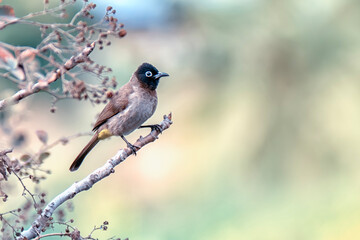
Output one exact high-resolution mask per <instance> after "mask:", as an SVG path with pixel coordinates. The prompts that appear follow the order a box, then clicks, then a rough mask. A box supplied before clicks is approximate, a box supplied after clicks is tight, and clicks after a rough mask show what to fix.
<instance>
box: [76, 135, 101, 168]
mask: <svg viewBox="0 0 360 240" xmlns="http://www.w3.org/2000/svg"><path fill="white" fill-rule="evenodd" d="M98 142H99V138H98V133H96V134H95V135H94V136H93V137H92V138H91V140H90V142H89V143H88V144H87V145H86V146H85V147H84V149H83V150H82V151H81V152H80V153H79V155H78V156H77V157H76V158H75V160H74V162H73V163H72V164H71V166H70V168H69V170H70V171H71V172H73V171H76V170H77V169H78V168H79V167H80V165H81V163H82V162H83V160H84V158H85V157H86V155H87V154H88V153H89V152H90V151H91V149H93V147H95V145H96V144H97V143H98Z"/></svg>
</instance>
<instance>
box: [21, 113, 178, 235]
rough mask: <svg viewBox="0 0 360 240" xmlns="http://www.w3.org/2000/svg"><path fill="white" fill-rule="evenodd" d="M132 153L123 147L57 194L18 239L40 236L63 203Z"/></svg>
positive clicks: (148, 138)
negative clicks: (98, 166)
mask: <svg viewBox="0 0 360 240" xmlns="http://www.w3.org/2000/svg"><path fill="white" fill-rule="evenodd" d="M171 117H172V116H171V113H170V114H169V115H168V116H166V115H165V116H164V120H163V121H162V122H161V123H160V124H159V126H160V128H161V129H160V130H161V131H164V130H165V129H167V128H169V127H170V125H171V124H172V121H171ZM159 134H160V132H158V131H156V130H155V129H154V130H152V131H151V132H150V134H149V135H147V136H146V137H141V136H140V138H139V139H138V140H137V141H136V143H135V145H136V146H138V147H139V150H140V149H141V148H142V147H143V146H145V145H147V144H148V143H151V142H153V141H155V140H156V139H157V138H158V136H159ZM131 154H132V150H131V149H130V148H124V149H121V150H119V151H118V152H117V154H116V155H115V156H113V157H112V158H111V159H109V160H108V161H107V162H106V164H105V165H104V166H102V167H100V168H98V169H96V170H95V171H94V172H92V173H91V174H90V175H88V176H87V177H85V178H84V179H82V180H81V181H78V182H75V183H73V184H72V185H71V186H70V187H69V188H68V189H66V190H65V191H64V192H62V193H60V194H59V195H57V196H56V197H55V198H54V199H53V200H52V201H51V202H50V203H49V204H48V205H47V206H46V207H45V209H44V210H43V211H42V213H41V214H40V215H39V216H38V217H37V219H36V220H35V221H34V222H33V223H32V225H31V227H30V228H29V229H27V230H25V231H23V232H22V233H21V236H20V237H18V238H17V239H18V240H25V239H33V238H35V237H39V233H40V232H42V230H43V229H45V228H46V224H47V223H48V221H50V217H51V216H52V214H53V213H54V211H55V210H56V209H57V208H58V207H59V206H60V205H61V204H63V203H64V202H65V201H67V200H69V199H71V198H73V197H75V196H76V195H77V194H78V193H80V192H82V191H86V190H89V189H90V188H91V187H92V186H93V185H94V184H95V183H97V182H98V181H100V180H102V179H104V178H105V177H107V176H109V175H110V174H111V173H114V172H115V170H114V167H115V166H117V165H118V164H120V163H122V162H123V161H125V159H126V158H127V157H129V156H130V155H131Z"/></svg>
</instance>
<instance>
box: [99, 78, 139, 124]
mask: <svg viewBox="0 0 360 240" xmlns="http://www.w3.org/2000/svg"><path fill="white" fill-rule="evenodd" d="M131 92H132V88H131V87H130V86H129V85H128V84H126V85H124V86H123V87H122V88H121V89H119V91H118V92H116V94H115V95H114V96H113V97H112V99H111V100H110V102H109V103H108V104H107V105H106V106H105V108H104V109H103V110H102V112H101V113H100V115H99V117H98V119H97V120H96V122H95V125H94V128H93V131H96V130H97V129H98V128H99V127H101V125H103V124H104V123H106V122H107V120H108V119H109V118H111V117H112V116H114V115H116V114H118V113H119V112H121V111H123V110H124V109H125V108H126V107H127V106H128V104H129V101H128V99H129V95H130V94H131Z"/></svg>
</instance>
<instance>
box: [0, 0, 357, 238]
mask: <svg viewBox="0 0 360 240" xmlns="http://www.w3.org/2000/svg"><path fill="white" fill-rule="evenodd" d="M50 1H51V0H50ZM96 3H97V4H98V5H99V6H98V8H97V10H98V11H99V15H101V14H102V13H103V9H104V8H105V7H106V6H107V5H112V6H113V7H114V8H115V9H116V10H117V11H118V13H119V16H118V18H119V19H120V22H123V23H124V24H125V29H127V31H128V34H127V36H126V37H125V38H123V39H121V40H114V41H113V42H112V45H111V46H110V47H108V48H105V50H103V51H96V52H94V53H93V54H92V57H93V58H95V59H97V61H98V62H99V63H101V64H105V65H108V66H110V67H111V68H112V69H113V70H114V73H115V75H116V76H117V79H118V81H119V83H120V85H122V84H124V83H125V82H126V81H128V79H129V77H130V76H131V73H132V72H133V71H134V70H135V69H136V68H137V66H138V65H139V64H141V63H142V62H145V61H148V62H151V63H153V64H154V65H155V66H157V67H158V69H159V70H161V71H164V72H168V73H169V74H170V78H164V79H162V81H161V83H160V86H159V89H158V97H159V105H158V109H157V111H156V113H155V115H154V116H153V117H152V118H151V119H150V120H149V121H148V123H158V122H160V121H161V119H162V115H164V114H167V113H169V112H170V111H171V112H172V113H173V121H174V124H173V125H172V127H171V128H170V129H169V130H167V131H165V132H164V133H163V134H162V135H161V136H160V139H159V140H158V141H156V142H155V143H153V144H150V145H148V146H146V147H145V148H143V149H142V150H141V151H140V152H139V153H138V155H137V156H136V157H134V156H132V157H130V158H129V159H127V161H125V162H124V163H122V164H121V165H120V166H118V167H117V168H116V169H115V170H116V172H115V174H113V175H111V176H110V177H108V178H107V179H106V180H104V181H101V182H100V183H98V184H96V185H95V186H94V187H93V188H92V189H91V190H90V191H88V192H83V193H81V194H79V195H78V196H77V197H76V198H75V199H74V200H73V205H74V211H73V212H71V213H69V214H68V215H67V218H74V219H75V223H74V225H76V226H77V227H79V229H80V231H81V233H83V234H84V235H86V234H87V233H89V232H90V231H91V229H92V228H93V226H94V225H99V224H101V223H102V222H103V221H104V220H107V221H109V222H110V225H109V229H108V231H106V232H99V233H96V234H95V236H97V237H99V238H100V239H106V238H109V237H112V236H114V235H116V236H118V237H122V238H124V237H129V238H130V239H145V240H152V239H154V240H155V239H171V240H174V239H184V238H186V239H208V240H212V239H213V240H215V239H254V240H257V239H259V240H264V239H266V240H272V239H273V240H280V239H283V240H288V239H299V240H303V239H326V240H329V239H359V238H360V230H359V229H360V161H359V159H360V147H359V144H360V124H359V123H360V82H359V76H360V62H359V56H360V31H359V22H360V14H359V12H360V3H359V2H358V1H351V0H348V1H340V0H318V1H309V0H305V1H295V0H289V1H281V0H273V1H266V0H253V1H251V0H241V1H239V0H237V1H235V0H226V1H220V0H218V1H216V0H211V1H196V2H194V1H190V0H188V1H187V0H184V1H176V0H174V1H156V0H154V1H145V0H137V1H107V2H106V3H103V2H102V1H97V2H96ZM2 4H11V5H12V6H13V7H14V8H15V14H16V16H23V15H25V14H26V13H28V12H31V11H36V10H41V9H42V1H40V0H36V1H19V0H16V1H14V0H11V1H10V0H8V1H6V0H4V1H3V3H2ZM127 26H128V27H127ZM19 29H22V30H21V31H19ZM5 30H6V31H5ZM5 30H4V31H0V40H1V41H5V42H8V43H12V44H19V45H33V46H35V45H36V43H37V42H38V41H39V39H40V38H39V34H38V32H36V31H31V30H29V29H26V28H18V26H16V25H13V26H10V27H9V28H8V29H5ZM24 36H26V37H24ZM1 84H2V83H0V85H1ZM1 86H4V85H3V84H2V85H1ZM0 94H1V96H4V91H1V92H0ZM1 98H3V97H1ZM49 99H50V98H49V97H48V96H46V95H45V94H44V95H42V96H37V97H35V96H33V97H31V98H28V99H27V100H25V101H22V102H21V103H20V104H18V106H16V108H20V109H24V108H25V107H24V106H27V107H26V108H27V119H26V121H25V122H22V124H21V125H19V126H18V128H19V129H29V130H28V132H29V133H28V136H27V137H28V139H29V142H28V144H27V146H26V149H25V150H23V151H29V152H34V151H35V150H36V149H37V148H38V147H39V145H40V143H39V141H38V140H36V136H35V133H34V132H35V130H37V129H44V130H47V131H48V133H49V136H50V141H53V140H55V139H57V138H58V137H61V136H68V135H72V134H74V133H77V132H86V131H89V130H90V129H91V123H93V122H94V120H95V115H96V114H97V113H98V112H100V111H101V109H102V108H103V106H102V105H100V106H92V105H91V104H90V103H88V102H78V101H76V100H72V101H68V100H67V101H64V102H60V103H59V104H58V110H57V112H56V113H55V114H52V113H50V111H49V108H50V103H49ZM34 103H36V105H35V104H34ZM146 133H147V130H138V131H136V132H134V133H132V134H131V135H130V137H129V139H131V140H132V141H134V140H136V139H137V137H138V136H139V135H145V134H146ZM88 140H89V137H82V138H79V139H76V140H73V141H71V142H70V143H69V144H68V145H66V146H58V147H57V148H55V149H54V150H53V151H52V155H51V157H50V158H49V159H48V161H47V163H46V166H45V167H47V168H49V169H51V170H52V174H51V175H50V176H49V177H48V179H47V180H46V181H45V182H44V185H43V186H44V187H45V188H46V189H47V191H48V200H50V199H52V198H53V197H54V196H56V195H57V194H58V193H59V192H61V191H63V190H64V189H65V188H67V187H68V186H69V185H70V184H71V183H73V182H74V181H77V180H80V179H81V178H83V177H85V176H86V175H87V174H89V173H90V172H91V171H92V170H94V169H96V168H97V167H99V166H101V165H102V164H103V163H104V162H105V161H106V160H107V159H108V158H110V157H111V156H113V155H114V154H115V153H116V152H117V150H118V149H119V148H121V147H123V146H124V143H123V141H122V140H121V139H120V138H112V139H111V140H109V141H106V142H103V143H100V144H99V145H98V146H97V147H96V148H95V149H94V150H93V152H91V154H90V155H89V156H88V157H87V159H86V160H85V164H84V165H83V166H82V167H81V168H80V170H79V171H78V172H75V173H70V172H68V167H69V165H70V164H71V162H72V161H73V159H74V158H75V156H76V155H77V154H78V152H79V151H80V150H81V149H82V147H83V146H84V145H85V144H86V142H87V141H88ZM0 141H1V142H2V143H4V142H5V140H4V139H1V140H0ZM20 199H21V198H20Z"/></svg>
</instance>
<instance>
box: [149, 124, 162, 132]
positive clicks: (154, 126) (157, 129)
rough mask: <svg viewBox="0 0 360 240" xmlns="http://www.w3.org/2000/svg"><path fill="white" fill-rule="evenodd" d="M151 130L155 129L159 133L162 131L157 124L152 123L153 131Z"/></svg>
mask: <svg viewBox="0 0 360 240" xmlns="http://www.w3.org/2000/svg"><path fill="white" fill-rule="evenodd" d="M153 130H155V131H157V132H159V133H162V129H161V126H160V125H159V124H155V125H152V126H151V131H153Z"/></svg>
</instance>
